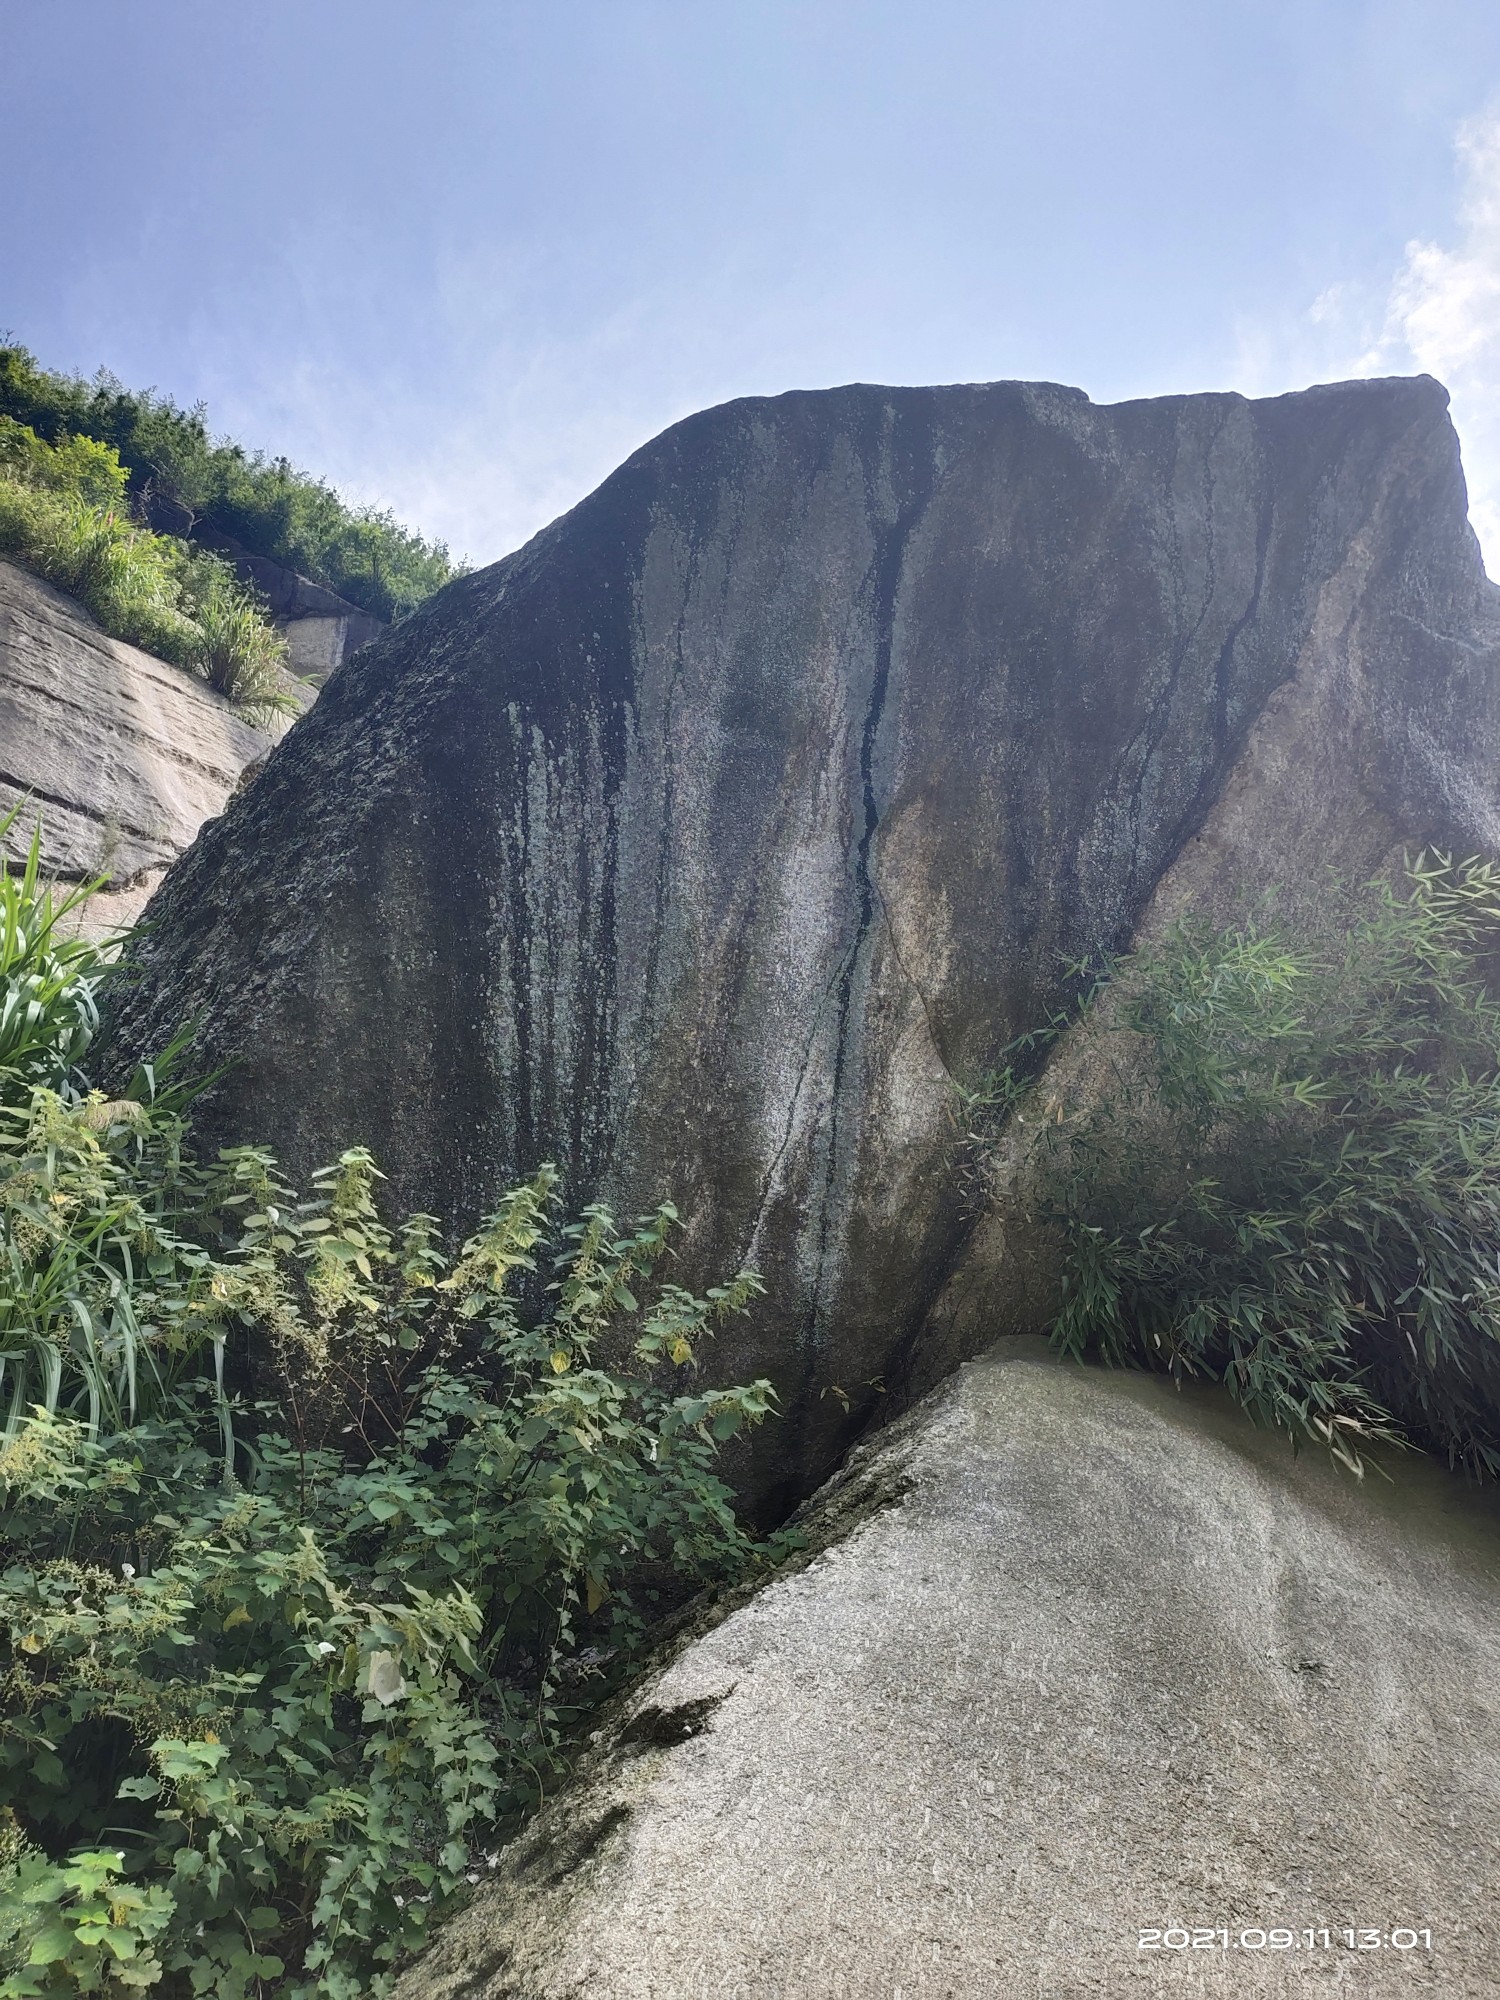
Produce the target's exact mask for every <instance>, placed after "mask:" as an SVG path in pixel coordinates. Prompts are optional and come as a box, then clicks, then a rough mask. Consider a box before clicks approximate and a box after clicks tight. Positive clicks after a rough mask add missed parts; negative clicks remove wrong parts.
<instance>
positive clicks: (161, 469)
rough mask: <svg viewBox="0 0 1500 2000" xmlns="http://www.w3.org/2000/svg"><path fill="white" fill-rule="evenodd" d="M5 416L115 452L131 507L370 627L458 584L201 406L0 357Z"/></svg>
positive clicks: (422, 545) (445, 565) (406, 537)
mask: <svg viewBox="0 0 1500 2000" xmlns="http://www.w3.org/2000/svg"><path fill="white" fill-rule="evenodd" d="M0 414H4V415H6V416H9V417H11V418H12V419H14V420H15V421H16V422H18V423H20V424H25V425H29V426H31V427H32V428H33V429H34V430H35V431H37V432H39V433H40V435H41V436H42V437H44V438H47V439H51V440H54V441H57V440H62V439H65V438H68V437H82V438H88V439H94V438H98V439H102V440H103V441H104V442H105V443H106V444H108V445H111V446H113V447H114V449H115V450H116V451H117V452H118V454H119V458H120V461H121V463H122V464H123V466H124V467H125V469H126V472H127V474H128V476H129V482H130V491H131V494H132V496H133V497H134V498H135V499H136V500H137V501H138V502H139V503H140V504H142V505H143V506H146V507H148V508H150V507H153V506H155V505H158V504H159V503H160V502H161V501H163V500H166V501H169V502H170V503H171V504H172V507H173V509H174V511H175V512H177V513H178V514H179V515H180V516H182V517H185V518H186V519H187V520H188V521H189V522H191V523H192V524H193V525H197V524H198V523H199V522H202V523H203V524H205V525H207V526H210V527H212V528H215V529H217V530H218V531H219V532H220V533H221V534H224V535H227V536H230V537H232V538H233V539H234V540H235V541H237V542H238V543H240V544H241V546H242V547H244V548H245V549H246V550H248V551H249V553H250V554H251V555H259V556H268V557H270V558H271V560H272V561H273V562H278V563H283V564H285V565H286V566H287V567H288V568H290V569H294V570H297V571H299V572H300V573H301V574H302V575H304V576H309V577H311V578H313V580H314V581H315V582H318V583H322V584H326V585H327V586H328V587H329V588H330V589H331V590H335V591H337V592H339V594H340V595H341V596H343V597H346V598H348V599H349V600H350V602H351V603H354V604H358V605H360V606H362V607H363V608H364V609H365V610H366V611H370V612H373V613H374V614H375V616H376V617H377V618H388V619H391V618H401V617H404V616H405V615H406V613H407V612H409V611H412V610H414V609H415V608H416V606H417V605H418V604H420V603H421V602H422V600H423V599H424V598H427V597H430V596H431V595H432V593H433V592H434V591H435V590H439V589H441V587H442V586H443V585H444V584H445V583H447V582H448V581H449V579H450V578H451V577H452V576H453V575H454V574H455V570H454V567H453V565H452V564H451V563H450V561H449V559H448V551H447V549H446V548H445V547H444V546H443V544H442V543H440V542H427V541H424V540H423V539H422V537H421V536H420V535H415V534H413V533H412V532H411V531H410V530H409V529H407V528H403V527H401V526H400V525H399V523H398V522H397V521H396V520H395V519H394V518H393V517H392V516H391V515H390V514H389V513H386V512H382V511H381V510H379V509H376V508H370V507H364V508H351V507H347V506H345V504H344V503H343V501H341V500H340V499H339V497H338V495H337V494H336V493H335V492H334V491H333V489H332V488H331V487H329V486H328V485H326V484H325V483H324V482H323V481H322V480H318V479H312V478H310V477H309V476H308V475H307V474H306V473H302V472H298V471H296V470H295V469H294V468H293V466H292V465H291V464H290V463H289V462H288V461H287V460H286V459H284V458H276V459H268V458H266V457H265V456H264V455H263V454H261V453H259V452H247V451H245V450H244V449H243V448H242V447H241V446H239V445H236V444H233V443H230V442H229V441H228V440H226V439H217V440H216V439H213V438H211V437H210V436H209V433H208V427H207V423H206V421H205V418H204V412H203V410H202V408H201V406H200V407H199V408H197V409H193V410H182V409H179V408H178V406H177V405H176V404H175V403H173V402H172V401H171V400H170V399H169V398H166V397H162V396H157V395H156V394H155V393H154V392H152V391H149V390H148V391H146V392H145V393H144V394H136V393H133V392H132V391H130V390H127V389H125V388H123V387H122V386H121V384H120V383H118V382H117V381H115V379H114V378H113V376H110V375H107V374H104V373H101V374H99V375H98V376H97V377H96V378H95V379H94V381H93V382H85V381H82V380H81V379H79V378H78V377H75V376H67V375H57V374H53V373H51V372H49V371H48V370H46V369H43V368H39V367H38V366H37V364H36V361H35V360H34V359H33V357H32V356H31V355H30V354H29V353H28V352H27V350H26V349H25V348H24V347H18V346H15V345H9V346H0Z"/></svg>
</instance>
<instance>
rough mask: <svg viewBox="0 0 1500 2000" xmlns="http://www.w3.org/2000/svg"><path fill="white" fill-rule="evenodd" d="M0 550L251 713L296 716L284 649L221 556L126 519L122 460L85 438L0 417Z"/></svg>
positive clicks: (108, 625) (109, 626) (115, 630)
mask: <svg viewBox="0 0 1500 2000" xmlns="http://www.w3.org/2000/svg"><path fill="white" fill-rule="evenodd" d="M0 554H4V555H9V556H13V557H14V558H15V559H16V560H17V561H19V562H21V563H24V564H25V565H26V567H27V568H28V569H33V570H35V571H36V573H37V574H38V575H39V576H43V577H45V578H46V579H47V580H48V582H49V583H55V584H56V585H57V586H58V588H59V589H61V590H66V591H67V592H68V593H69V594H70V595H71V596H74V597H76V598H77V599H78V600H79V602H80V603H82V604H83V605H85V606H86V607H87V609H88V610H89V611H90V612H91V613H92V614H93V616H94V617H95V618H96V619H97V620H98V622H99V624H100V625H102V626H103V628H104V630H105V631H106V632H109V633H111V634H112V635H113V636H114V637H115V638H117V639H125V640H127V641H129V643H130V644H131V645H135V646H142V647H144V648H145V649H146V651H148V652H151V653H155V654H156V655H157V656H158V657H159V658H161V659H164V660H170V661H172V662H173V663H174V664H175V665H177V666H181V667H186V668H188V669H189V670H190V671H191V672H193V673H195V674H197V675H198V676H199V677H200V679H202V680H205V681H207V682H208V684H209V686H210V687H212V688H214V689H216V690H217V691H218V692H219V693H220V694H222V695H225V696H226V697H227V698H228V699H229V700H231V701H232V702H233V703H234V704H235V706H236V707H237V708H239V709H240V710H242V711H243V712H244V713H245V714H246V715H248V716H250V717H252V718H254V719H256V720H269V719H270V718H271V717H272V716H275V715H294V714H296V713H297V702H296V698H295V696H293V695H292V693H291V692H290V690H289V688H288V686H287V682H286V671H285V669H286V645H285V642H284V641H283V640H282V638H281V636H280V634H279V633H278V632H277V631H276V629H275V627H274V626H273V625H272V624H271V622H270V620H269V618H268V617H267V616H266V615H265V613H264V611H263V610H262V609H261V607H260V605H259V603H258V602H257V600H256V598H255V597H254V595H253V593H251V592H250V591H249V590H247V589H246V588H245V586H244V585H242V584H241V583H240V582H239V581H238V579H237V578H236V577H235V574H234V571H233V570H232V569H231V568H230V566H229V564H228V563H226V562H224V561H222V560H221V559H220V558H219V557H217V556H214V555H212V554H209V553H208V552H206V551H203V550H198V549H194V548H192V547H190V546H189V545H188V544H187V543H185V542H182V541H179V540H178V539H176V538H175V537H173V536H168V535H154V534H152V533H150V532H149V531H148V530H147V529H145V528H142V527H140V526H139V525H138V524H137V523H136V522H135V521H133V520H132V519H131V517H130V513H129V509H128V506H127V503H126V477H125V471H124V468H123V467H122V466H121V464H120V462H119V458H118V456H117V454H116V453H115V451H114V450H113V448H112V447H111V446H108V445H104V444H100V443H99V442H97V441H96V440H95V439H92V438H87V437H64V438H62V439H61V440H60V441H59V442H58V443H57V444H56V445H50V444H48V443H46V442H45V440H43V439H41V438H39V437H38V436H37V435H36V433H35V432H34V431H33V430H31V429H29V428H28V427H27V426H25V425H23V424H18V423H16V422H14V421H13V420H12V419H10V418H8V417H4V416H0Z"/></svg>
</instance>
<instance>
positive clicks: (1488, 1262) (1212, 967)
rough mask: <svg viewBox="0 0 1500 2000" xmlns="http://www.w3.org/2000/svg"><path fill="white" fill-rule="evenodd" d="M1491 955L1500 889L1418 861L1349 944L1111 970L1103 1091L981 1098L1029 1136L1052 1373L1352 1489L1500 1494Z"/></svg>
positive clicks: (1135, 963)
mask: <svg viewBox="0 0 1500 2000" xmlns="http://www.w3.org/2000/svg"><path fill="white" fill-rule="evenodd" d="M1497 945H1500V871H1497V870H1496V869H1495V868H1494V867H1493V866H1492V865H1490V864H1488V863H1484V862H1479V861H1469V862H1466V863H1464V864H1462V865H1459V866H1453V865H1451V864H1450V863H1449V862H1448V861H1447V860H1446V859H1444V858H1442V857H1431V856H1429V857H1424V858H1422V859H1420V860H1419V861H1418V862H1417V863H1416V864H1415V865H1414V866H1413V867H1412V869H1411V871H1410V876H1409V880H1408V882H1407V884H1406V887H1405V889H1404V891H1403V892H1401V893H1398V892H1396V891H1395V890H1393V889H1391V888H1390V887H1389V886H1388V885H1385V884H1377V885H1374V886H1372V887H1371V888H1370V889H1368V890H1367V892H1366V894H1365V897H1364V900H1363V905H1362V908H1361V909H1360V911H1359V913H1358V915H1357V917H1356V918H1355V920H1354V921H1353V922H1352V923H1351V925H1350V926H1349V928H1348V930H1347V933H1346V934H1345V935H1344V937H1343V938H1342V939H1341V940H1340V941H1339V942H1338V943H1337V944H1335V945H1326V944H1325V945H1313V944H1309V943H1308V942H1306V941H1305V940H1303V939H1300V938H1298V937H1297V936H1296V935H1294V934H1293V933H1292V932H1290V931H1289V930H1288V929H1286V928H1285V927H1282V926H1280V925H1278V924H1277V923H1276V922H1275V921H1274V920H1269V921H1266V922H1264V923H1259V924H1247V925H1243V926H1239V927H1235V928H1230V929H1215V928H1213V927H1212V926H1210V925H1208V924H1205V923H1202V922H1197V921H1187V922H1183V923H1180V924H1178V925H1177V926H1176V927H1175V928H1174V929H1173V930H1172V931H1171V932H1170V933H1169V934H1168V935H1167V936H1166V937H1165V938H1164V939H1163V940H1162V941H1161V942H1160V943H1159V944H1156V945H1153V946H1151V947H1149V948H1147V949H1145V950H1142V951H1140V952H1137V953H1136V954H1134V955H1133V956H1131V957H1128V958H1126V959H1123V960H1121V961H1119V962H1117V963H1115V964H1114V965H1112V966H1111V967H1109V968H1108V969H1107V971H1106V974H1105V976H1104V977H1103V978H1102V979H1101V980H1100V982H1099V983H1098V985H1097V986H1096V987H1095V989H1094V991H1093V993H1092V995H1091V997H1090V999H1089V1001H1088V1002H1087V1003H1086V1006H1085V1012H1090V1013H1092V1015H1093V1021H1092V1024H1091V1026H1092V1029H1093V1031H1095V1032H1097V1033H1098V1035H1099V1037H1100V1044H1101V1048H1102V1049H1103V1050H1104V1052H1105V1054H1106V1056H1107V1058H1109V1059H1108V1060H1106V1061H1105V1063H1104V1065H1103V1067H1104V1069H1105V1070H1106V1071H1107V1073H1108V1075H1109V1076H1110V1078H1111V1079H1112V1080H1111V1081H1110V1082H1109V1084H1108V1085H1107V1086H1106V1087H1104V1088H1103V1089H1102V1090H1100V1091H1098V1092H1097V1093H1091V1095H1090V1097H1089V1101H1088V1102H1087V1103H1085V1104H1084V1105H1082V1106H1068V1105H1067V1104H1066V1103H1064V1102H1063V1101H1062V1099H1061V1098H1060V1097H1059V1096H1057V1094H1056V1088H1055V1086H1052V1085H1043V1086H1042V1088H1041V1090H1040V1092H1039V1091H1038V1089H1037V1087H1035V1086H1033V1087H1031V1088H1027V1087H1026V1086H1025V1085H1024V1084H1023V1083H1022V1082H1021V1081H1019V1080H1018V1077H1017V1074H1016V1072H1015V1071H1014V1070H1011V1071H1004V1072H1002V1074H1001V1077H1000V1079H999V1082H998V1084H997V1085H996V1086H995V1087H994V1088H992V1089H990V1090H989V1091H987V1092H986V1093H982V1101H983V1102H984V1103H987V1104H988V1105H989V1106H990V1107H991V1108H992V1114H994V1113H998V1115H999V1116H1000V1118H1001V1119H1007V1118H1010V1117H1012V1116H1014V1117H1018V1118H1022V1119H1025V1120H1026V1121H1027V1122H1028V1123H1032V1124H1033V1125H1034V1126H1035V1127H1036V1128H1037V1135H1038V1145H1039V1153H1038V1155H1037V1159H1038V1164H1039V1170H1040V1174H1041V1184H1042V1190H1043V1194H1042V1206H1043V1209H1044V1211H1045V1212H1046V1213H1047V1214H1048V1216H1049V1217H1050V1220H1051V1222H1052V1224H1053V1225H1054V1226H1055V1227H1056V1228H1057V1229H1058V1230H1059V1232H1060V1239H1061V1244H1062V1249H1063V1283H1064V1289H1063V1294H1062V1306H1061V1310H1060V1312H1059V1313H1058V1316H1057V1319H1056V1322H1055V1325H1054V1327H1053V1339H1054V1341H1055V1343H1056V1344H1057V1346H1058V1347H1059V1348H1061V1349H1062V1350H1064V1351H1066V1352H1068V1353H1070V1354H1073V1355H1076V1356H1080V1357H1083V1356H1094V1357H1097V1358H1099V1359H1101V1360H1104V1361H1107V1362H1113V1363H1118V1364H1126V1365H1131V1366H1142V1367H1147V1368H1153V1369H1161V1370H1165V1371H1166V1372H1168V1373H1170V1374H1172V1375H1174V1376H1176V1377H1179V1378H1181V1377H1186V1376H1196V1377H1205V1378H1208V1379H1212V1380H1217V1381H1220V1382H1223V1383H1224V1384H1225V1385H1226V1386H1227V1387H1228V1388H1229V1390H1230V1391H1231V1392H1232V1393H1233V1394H1234V1395H1235V1396H1236V1397H1237V1398H1238V1399H1239V1401H1240V1402H1241V1403H1242V1404H1243V1405H1244V1406H1245V1407H1246V1409H1247V1410H1249V1411H1250V1412H1251V1414H1252V1415H1254V1416H1255V1417H1256V1418H1257V1419H1259V1420H1261V1421H1265V1422H1268V1423H1271V1424H1275V1425H1278V1426H1280V1427H1281V1428H1283V1429H1284V1430H1286V1431H1289V1432H1290V1433H1291V1434H1292V1435H1293V1436H1294V1437H1298V1438H1312V1439H1315V1440H1317V1441H1319V1442H1320V1443H1322V1444H1326V1445H1328V1446H1329V1447H1330V1448H1331V1449H1332V1450H1333V1451H1334V1452H1335V1453H1336V1454H1337V1455H1338V1456H1339V1457H1340V1458H1341V1459H1343V1460H1344V1461H1345V1462H1346V1463H1347V1464H1348V1465H1350V1466H1351V1467H1352V1468H1354V1469H1356V1470H1358V1469H1360V1467H1361V1466H1362V1463H1363V1452H1364V1450H1365V1448H1366V1447H1367V1446H1369V1445H1370V1444H1374V1443H1377V1442H1382V1441H1384V1442H1391V1443H1413V1444H1416V1445H1419V1446H1421V1447H1423V1448H1425V1449H1428V1450H1431V1451H1434V1452H1437V1453H1440V1454H1441V1455H1442V1456H1443V1457H1445V1458H1446V1459H1448V1460H1449V1461H1450V1463H1452V1464H1455V1465H1461V1466H1463V1467H1465V1468H1466V1469H1467V1470H1468V1471H1470V1472H1471V1473H1474V1474H1476V1475H1480V1476H1485V1477H1495V1476H1497V1475H1500V1007H1497V1005H1496V1002H1495V999H1494V998H1493V996H1492V991H1491V980H1492V974H1493V971H1494V964H1495V952H1496V948H1497ZM1057 1025H1058V1024H1054V1027H1053V1028H1052V1029H1051V1030H1049V1031H1048V1038H1050V1036H1051V1035H1052V1034H1055V1032H1056V1029H1057ZM1031 1040H1032V1042H1034V1040H1035V1038H1031ZM1029 1052H1030V1051H1029V1050H1028V1051H1020V1052H1019V1053H1021V1054H1026V1053H1029ZM1039 1096H1040V1097H1043V1098H1045V1100H1046V1101H1045V1102H1039ZM975 1102H976V1104H979V1103H980V1102H981V1099H976V1100H975ZM981 1136H982V1137H985V1135H983V1134H982V1135H981ZM992 1139H993V1126H991V1128H990V1132H989V1134H988V1136H987V1139H986V1143H988V1142H990V1141H992Z"/></svg>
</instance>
